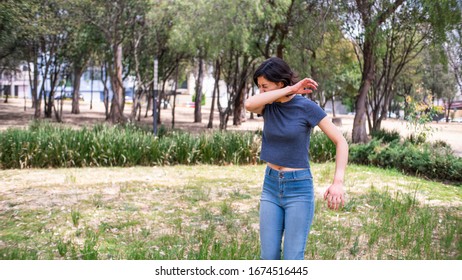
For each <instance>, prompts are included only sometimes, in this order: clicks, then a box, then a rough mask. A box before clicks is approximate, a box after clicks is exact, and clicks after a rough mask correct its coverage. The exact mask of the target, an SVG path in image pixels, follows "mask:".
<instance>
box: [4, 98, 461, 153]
mask: <svg viewBox="0 0 462 280" xmlns="http://www.w3.org/2000/svg"><path fill="white" fill-rule="evenodd" d="M182 98H183V99H180V102H179V105H178V106H177V107H176V110H175V128H178V129H184V130H188V131H191V132H202V131H206V130H207V128H206V127H207V123H208V121H209V115H210V107H208V106H205V107H203V108H202V122H201V123H194V122H193V116H194V108H191V107H186V106H185V105H183V104H185V103H186V102H184V101H185V100H188V99H187V98H188V97H187V96H183V97H182ZM30 102H31V101H30V100H27V101H26V111H24V99H9V101H8V103H3V101H2V102H0V130H4V129H7V128H9V127H27V125H28V124H29V123H30V121H31V120H33V113H34V112H33V109H31V108H30V106H31V103H30ZM80 110H81V113H80V114H79V115H72V114H71V113H70V111H71V101H67V100H66V101H65V102H64V106H63V112H64V121H63V122H64V123H66V124H68V125H71V126H75V127H81V126H85V125H92V124H95V123H103V122H105V116H104V106H103V104H102V103H95V104H93V109H92V110H90V103H89V102H88V101H81V106H80ZM130 112H131V104H127V105H126V106H125V114H126V116H128V115H129V114H130ZM144 115H145V112H144V111H143V112H142V118H141V122H142V123H145V124H147V125H151V124H152V117H151V116H150V114H148V117H147V118H144ZM247 117H248V119H247V121H245V122H243V123H242V125H241V126H239V127H237V126H233V124H232V118H231V119H230V120H229V122H228V130H256V129H262V127H263V119H262V118H255V119H249V117H250V114H247ZM340 117H341V118H342V126H341V127H340V129H341V130H342V132H344V133H346V134H348V135H350V134H351V131H352V128H353V117H354V116H350V115H341V116H340ZM161 120H162V123H163V124H164V125H165V126H166V127H169V128H170V127H171V122H172V110H171V109H170V108H169V109H165V110H162V111H161ZM213 123H214V129H218V124H219V116H218V113H215V114H214V122H213ZM382 125H383V127H384V128H386V129H389V130H397V131H399V132H400V133H401V135H402V136H404V137H405V136H408V135H409V133H410V129H409V127H408V125H407V122H405V121H402V120H385V121H384V122H383V124H382ZM429 127H430V128H431V129H432V131H433V132H432V134H431V136H430V141H435V140H443V141H445V142H447V143H448V144H450V145H451V146H452V148H453V149H454V151H455V153H456V155H458V156H462V141H461V139H462V124H460V123H431V124H429Z"/></svg>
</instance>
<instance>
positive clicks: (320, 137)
mask: <svg viewBox="0 0 462 280" xmlns="http://www.w3.org/2000/svg"><path fill="white" fill-rule="evenodd" d="M335 153H336V148H335V144H334V143H333V142H332V141H331V140H330V139H329V137H327V135H326V134H324V133H323V132H319V131H316V132H313V133H312V134H311V140H310V160H311V161H313V162H326V161H331V160H335Z"/></svg>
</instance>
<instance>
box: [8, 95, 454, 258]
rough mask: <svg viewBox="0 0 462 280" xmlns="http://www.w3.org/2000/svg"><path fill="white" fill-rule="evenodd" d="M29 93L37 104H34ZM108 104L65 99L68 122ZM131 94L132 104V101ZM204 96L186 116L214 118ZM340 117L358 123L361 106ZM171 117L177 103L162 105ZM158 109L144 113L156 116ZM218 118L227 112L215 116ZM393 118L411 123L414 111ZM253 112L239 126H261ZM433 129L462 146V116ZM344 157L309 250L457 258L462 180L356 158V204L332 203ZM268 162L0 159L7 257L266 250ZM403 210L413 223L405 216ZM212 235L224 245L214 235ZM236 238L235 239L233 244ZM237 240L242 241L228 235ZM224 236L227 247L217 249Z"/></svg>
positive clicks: (85, 121)
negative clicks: (262, 245) (76, 110)
mask: <svg viewBox="0 0 462 280" xmlns="http://www.w3.org/2000/svg"><path fill="white" fill-rule="evenodd" d="M27 105H28V106H27ZM103 109H104V108H103V107H102V106H101V105H98V104H96V105H95V106H94V109H93V110H89V104H88V103H87V102H83V103H82V104H81V111H82V113H81V114H80V115H77V116H75V115H71V114H70V113H69V112H70V102H69V103H66V104H65V106H64V114H65V115H64V123H66V124H67V125H70V126H75V127H80V126H84V125H91V124H94V123H98V122H104V113H103ZM130 109H131V108H130V105H128V106H127V108H126V113H127V114H128V112H129V111H130ZM193 111H194V108H190V107H186V106H178V107H177V112H176V128H179V129H184V130H188V131H191V132H194V133H197V132H201V131H205V130H207V129H206V128H205V126H206V124H207V122H208V113H209V112H210V111H209V108H207V107H205V108H203V111H202V112H203V122H202V123H199V124H196V123H193V122H192V116H193ZM32 115H33V110H32V109H31V108H30V103H26V111H24V100H17V99H11V100H10V101H9V103H8V104H4V103H0V128H1V129H7V128H10V127H27V125H28V123H29V122H30V121H31V120H32ZM341 118H342V126H341V127H340V129H341V130H342V131H343V132H345V133H346V134H348V133H350V132H351V127H352V122H353V117H352V116H347V115H342V116H341ZM162 120H163V124H164V125H165V126H167V127H170V124H171V110H170V109H166V110H163V111H162ZM151 121H152V119H151V118H150V117H149V118H146V119H144V118H142V122H143V123H145V124H150V123H151ZM214 123H215V126H218V116H217V115H216V116H215V121H214ZM384 126H385V127H386V128H388V129H397V130H398V131H400V132H401V133H403V135H404V134H405V133H406V131H408V129H407V126H406V124H405V123H404V122H402V121H398V120H387V121H385V123H384ZM261 127H262V120H261V119H253V120H251V119H247V121H245V122H244V123H243V124H242V125H241V126H240V127H234V126H232V123H231V122H230V124H229V130H237V129H240V130H255V129H260V128H261ZM431 127H432V128H433V129H434V131H435V132H434V133H433V135H432V139H434V140H444V141H446V142H448V143H449V144H450V145H451V146H452V147H453V148H454V150H455V151H456V153H458V154H459V155H461V154H462V142H461V141H458V140H459V139H461V137H462V125H460V124H454V123H451V124H441V123H439V124H436V123H434V124H431ZM334 169H335V166H334V164H333V163H324V164H313V165H312V170H313V177H314V180H315V181H314V184H315V186H316V187H315V192H316V195H317V198H318V199H317V214H316V218H315V221H314V224H313V227H312V230H311V235H310V241H309V244H308V248H307V252H306V258H309V259H457V258H461V257H462V248H461V245H460V244H461V242H460V240H461V235H462V228H461V224H462V223H461V219H462V189H461V188H460V185H459V186H457V185H448V184H444V183H440V182H432V181H428V180H425V179H421V178H416V177H413V176H406V175H403V174H401V173H399V172H398V171H394V170H384V169H380V168H374V167H366V166H357V165H349V166H348V169H347V173H346V174H347V175H346V178H345V186H346V193H347V205H346V206H345V208H344V209H343V210H342V211H340V212H335V211H331V210H329V209H327V207H326V205H325V203H324V202H323V201H322V194H323V192H324V191H325V189H326V187H328V185H329V184H330V182H331V179H332V176H333V172H334ZM263 171H264V165H245V166H235V165H234V166H233V165H228V166H210V165H197V166H184V165H179V166H153V167H130V168H119V167H114V168H67V169H62V168H58V169H27V170H0V213H1V214H0V229H1V230H0V255H1V258H2V259H18V258H19V259H27V258H31V259H35V258H38V259H74V258H75V259H82V258H83V259H85V258H98V259H132V258H133V259H144V258H148V259H200V258H203V259H213V258H218V259H239V258H241V259H257V258H258V255H257V254H258V205H259V193H260V191H261V184H262V174H263ZM401 222H402V224H401ZM212 245H213V246H212ZM226 246H228V247H226ZM229 246H231V247H229ZM214 248H221V249H220V250H219V251H220V252H221V253H220V252H219V253H215V255H214V253H213V250H214Z"/></svg>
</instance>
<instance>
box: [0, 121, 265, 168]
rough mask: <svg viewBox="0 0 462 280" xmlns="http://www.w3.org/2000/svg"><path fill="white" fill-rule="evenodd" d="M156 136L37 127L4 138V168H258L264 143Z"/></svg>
mask: <svg viewBox="0 0 462 280" xmlns="http://www.w3.org/2000/svg"><path fill="white" fill-rule="evenodd" d="M162 133H163V136H161V137H155V136H154V135H153V134H152V133H151V132H148V131H145V130H143V129H141V128H139V127H136V126H134V125H126V126H107V125H96V126H94V127H92V128H83V129H81V130H73V129H71V128H65V127H60V126H54V125H51V124H46V123H45V124H41V123H35V124H33V125H31V126H30V128H29V129H27V130H21V129H9V130H7V131H5V132H2V133H1V134H0V142H1V143H4V144H3V145H1V146H0V168H2V169H7V168H31V167H34V168H47V167H85V166H135V165H144V166H151V165H172V164H198V163H203V164H222V165H224V164H246V163H257V161H258V155H259V148H260V138H259V137H258V135H256V134H254V133H252V132H246V133H231V132H215V133H210V134H202V135H192V134H189V133H185V132H177V131H171V132H165V131H163V132H162Z"/></svg>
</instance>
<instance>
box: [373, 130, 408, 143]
mask: <svg viewBox="0 0 462 280" xmlns="http://www.w3.org/2000/svg"><path fill="white" fill-rule="evenodd" d="M371 136H372V138H375V139H377V140H381V141H382V142H384V143H391V142H393V141H399V140H400V138H401V136H400V134H399V131H397V130H393V131H388V130H386V129H380V130H377V131H372V133H371Z"/></svg>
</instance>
